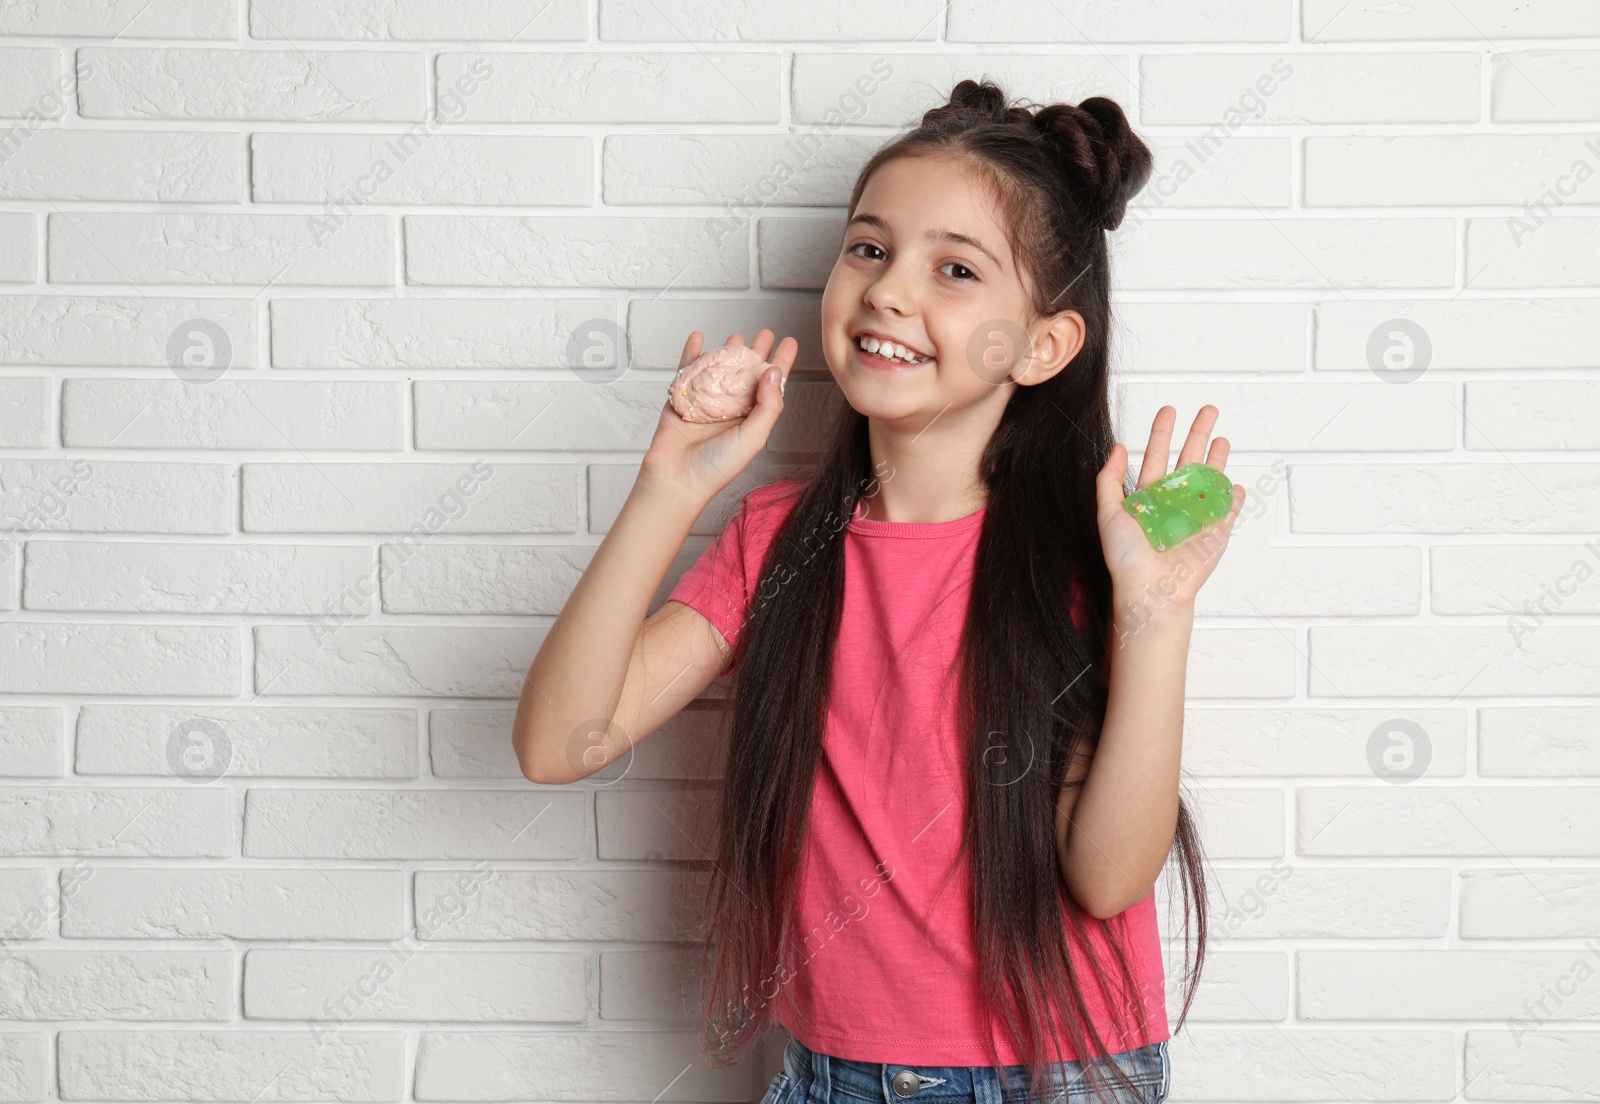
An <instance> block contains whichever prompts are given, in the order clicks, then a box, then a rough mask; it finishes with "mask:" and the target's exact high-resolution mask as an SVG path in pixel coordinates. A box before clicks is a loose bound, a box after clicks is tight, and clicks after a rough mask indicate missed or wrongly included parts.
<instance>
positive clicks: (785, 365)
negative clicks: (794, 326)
mask: <svg viewBox="0 0 1600 1104" xmlns="http://www.w3.org/2000/svg"><path fill="white" fill-rule="evenodd" d="M799 352H800V343H799V342H798V341H796V340H795V339H794V338H792V337H786V338H784V339H783V340H782V341H780V342H778V348H777V350H776V351H774V352H773V354H772V355H771V356H763V357H762V359H763V360H769V361H771V362H772V363H773V364H776V365H777V366H778V367H779V368H781V369H783V376H784V378H785V379H788V378H789V369H790V368H793V367H794V358H795V356H796V354H798V353H799Z"/></svg>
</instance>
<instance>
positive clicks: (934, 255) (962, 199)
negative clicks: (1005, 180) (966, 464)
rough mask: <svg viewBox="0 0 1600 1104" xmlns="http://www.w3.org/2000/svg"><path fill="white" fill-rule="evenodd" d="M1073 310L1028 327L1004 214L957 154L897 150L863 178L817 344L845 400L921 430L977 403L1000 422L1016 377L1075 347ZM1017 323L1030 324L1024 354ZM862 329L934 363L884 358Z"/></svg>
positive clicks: (1048, 371)
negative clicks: (862, 342)
mask: <svg viewBox="0 0 1600 1104" xmlns="http://www.w3.org/2000/svg"><path fill="white" fill-rule="evenodd" d="M1064 316H1070V318H1064ZM1077 318H1078V316H1077V313H1076V312H1075V311H1068V312H1063V315H1060V316H1056V319H1063V320H1062V321H1056V322H1055V324H1054V325H1051V324H1050V323H1043V324H1035V319H1034V317H1033V313H1032V307H1031V305H1030V303H1029V297H1028V293H1027V290H1026V288H1025V286H1024V283H1023V277H1022V275H1021V273H1019V272H1018V270H1017V264H1016V260H1015V258H1014V256H1013V254H1012V249H1011V245H1010V241H1009V235H1008V233H1007V231H1006V229H1005V227H1004V224H1003V223H1002V221H1001V214H1000V212H999V210H998V209H997V208H995V207H994V205H993V203H992V201H991V200H990V198H989V194H988V192H987V190H986V189H985V188H984V186H983V185H982V183H981V181H980V179H979V178H978V177H976V176H975V175H973V174H972V173H971V171H970V170H969V169H967V168H966V167H965V165H964V163H963V162H961V161H960V160H958V159H955V158H949V157H927V156H920V157H902V158H896V159H895V160H893V161H890V162H889V163H888V164H886V165H884V166H883V167H882V168H881V169H879V170H878V171H877V172H875V173H873V175H872V176H871V177H870V178H869V179H868V181H867V184H866V187H865V188H863V189H862V192H861V201H860V203H859V204H858V205H857V207H856V215H855V218H854V219H852V220H851V222H850V223H849V224H848V225H847V226H846V227H845V232H844V240H843V243H842V245H841V250H840V253H839V257H838V259H837V260H836V261H835V262H834V266H833V272H832V274H831V275H830V276H829V277H828V285H827V287H826V288H825V289H824V290H823V293H822V337H823V352H824V355H825V356H826V357H827V360H828V368H829V369H830V370H831V371H832V372H833V376H834V379H835V380H837V381H838V383H839V386H840V388H841V389H842V390H843V391H844V393H845V397H846V399H848V400H849V403H850V405H851V406H853V407H854V408H855V409H856V410H858V411H860V412H861V413H862V414H865V415H867V416H868V417H870V418H874V419H877V420H879V421H880V422H883V423H885V424H888V425H903V426H905V427H907V428H913V429H914V430H916V431H918V432H920V431H921V430H922V429H923V428H925V427H926V426H927V425H929V424H931V421H930V420H931V419H933V418H936V417H940V416H941V415H942V416H943V417H944V418H946V419H949V421H947V422H946V424H947V425H950V424H952V423H955V422H959V421H961V420H962V419H961V415H962V414H963V413H964V412H966V411H968V410H971V409H973V408H992V409H990V410H989V413H990V414H992V415H993V417H994V418H995V419H998V416H999V411H1000V410H1002V409H1003V408H1004V406H1005V404H1006V402H1007V401H1008V400H1009V398H1010V394H1011V389H1012V386H1013V383H1014V382H1021V383H1024V384H1031V383H1036V382H1038V381H1039V380H1040V379H1044V378H1048V376H1050V375H1053V374H1054V372H1055V371H1058V370H1059V369H1060V368H1061V367H1062V365H1064V364H1065V363H1066V361H1068V360H1070V359H1071V357H1072V355H1073V354H1074V353H1076V351H1077V348H1078V346H1079V345H1081V329H1080V328H1078V325H1079V324H1078V323H1075V322H1074V321H1072V320H1073V319H1077ZM1041 325H1042V327H1043V328H1042V329H1041ZM1024 327H1027V329H1028V330H1029V331H1037V332H1034V333H1033V338H1032V343H1031V344H1032V350H1033V356H1032V357H1031V358H1030V357H1029V356H1028V352H1029V348H1028V346H1029V344H1030V340H1029V337H1028V336H1027V335H1026V334H1025V333H1024ZM865 333H871V334H874V335H877V336H879V337H883V338H888V339H890V340H894V341H896V342H898V343H899V344H901V345H904V346H906V347H907V348H909V349H910V350H911V351H912V353H913V354H921V355H922V356H926V357H929V358H930V359H928V360H926V361H924V362H922V363H917V364H906V363H904V362H902V361H899V360H896V361H894V362H892V363H886V362H885V361H884V360H882V359H881V358H879V357H877V356H874V355H873V354H871V353H869V352H867V351H866V350H865V349H863V348H861V347H860V346H859V345H858V344H857V338H858V336H859V335H862V334H865ZM1075 334H1076V335H1077V339H1076V340H1072V339H1073V337H1074V335H1075ZM1069 345H1070V348H1069ZM986 420H987V419H986Z"/></svg>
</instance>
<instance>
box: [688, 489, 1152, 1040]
mask: <svg viewBox="0 0 1600 1104" xmlns="http://www.w3.org/2000/svg"><path fill="white" fill-rule="evenodd" d="M801 488H802V484H800V483H798V482H795V481H792V480H784V481H780V482H777V483H771V484H768V485H766V486H763V487H757V488H756V489H754V490H752V491H750V492H749V493H748V494H747V495H746V496H745V498H744V500H743V502H741V504H740V507H739V511H738V513H737V514H736V515H735V516H734V517H733V519H732V520H731V521H729V523H728V524H727V526H726V527H725V528H724V529H723V531H722V533H721V534H720V535H719V536H718V537H717V539H716V540H715V542H714V543H713V544H712V545H711V547H709V548H707V549H706V551H705V552H704V553H703V554H702V555H701V556H700V558H699V559H698V560H697V561H696V562H695V564H694V565H693V566H692V567H691V568H690V569H689V570H688V571H687V572H686V573H685V574H684V575H683V577H682V578H681V579H680V580H679V582H678V584H677V586H675V587H674V588H673V590H672V593H671V595H670V598H671V599H674V600H676V601H679V602H683V603H685V604H686V605H689V606H691V607H693V608H694V609H696V610H698V611H699V612H700V613H701V614H702V615H703V616H705V618H706V619H707V620H709V621H710V622H711V624H712V625H714V626H715V627H716V628H717V630H718V631H719V632H721V634H722V635H723V637H724V638H725V639H726V640H727V641H728V643H729V644H730V645H732V644H736V643H737V641H738V636H739V632H740V630H741V628H742V627H743V623H744V621H745V618H746V617H747V615H748V612H749V609H750V603H751V601H752V599H754V597H755V595H756V590H757V584H758V582H759V578H760V571H761V565H762V560H763V557H764V556H765V553H766V550H767V548H768V547H769V545H770V544H771V542H772V540H773V539H774V538H775V537H776V535H777V531H778V527H779V525H780V524H781V523H782V521H783V520H784V518H785V517H787V515H788V513H789V511H790V509H791V508H792V507H793V505H794V502H795V500H796V496H797V493H798V491H799V490H800V489H801ZM983 513H984V511H982V510H979V511H978V512H977V513H974V514H969V515H967V516H966V517H963V518H957V519H955V520H954V521H945V522H936V523H932V524H924V523H917V522H891V521H881V520H877V519H873V518H865V517H859V516H858V517H855V518H853V519H852V520H851V521H850V523H849V524H848V525H847V526H846V527H845V528H844V530H843V531H842V534H840V535H835V536H834V537H833V538H832V539H840V536H841V535H842V539H843V540H844V542H845V545H844V549H845V552H844V554H845V595H844V612H843V618H842V622H841V624H840V627H839V640H838V646H837V651H836V652H835V660H834V665H833V670H834V675H833V684H832V687H831V693H830V698H829V704H828V712H827V725H826V729H825V732H824V736H823V755H822V762H821V764H820V766H819V768H818V775H817V780H816V786H815V788H814V790H813V795H812V803H811V815H810V823H809V826H808V830H807V843H806V854H805V860H804V863H803V872H802V880H801V886H802V889H801V900H800V908H799V918H800V926H799V931H800V932H802V933H805V936H804V938H803V940H802V943H801V945H799V946H793V945H791V946H790V947H789V948H787V955H788V958H787V961H788V963H789V965H790V967H791V968H792V969H793V971H794V975H795V976H793V977H792V978H791V979H790V980H789V981H788V982H787V983H786V984H784V985H783V986H782V989H781V991H780V993H779V996H778V998H777V1000H776V1002H775V1004H774V1006H773V1013H774V1015H775V1016H776V1017H777V1019H778V1020H779V1022H781V1023H782V1024H783V1025H784V1027H785V1028H787V1029H788V1030H789V1032H790V1034H792V1035H793V1036H794V1037H795V1038H797V1039H799V1040H800V1041H801V1042H802V1043H804V1044H805V1045H806V1046H808V1047H810V1048H811V1049H812V1050H816V1051H820V1052H822V1053H825V1054H829V1055H832V1056H834V1057H836V1058H846V1059H853V1060H856V1061H863V1062H904V1063H908V1064H916V1065H939V1066H982V1065H988V1064H989V1062H990V1058H989V1056H988V1054H987V1051H986V1049H985V1046H984V1043H983V1020H982V1015H981V1005H980V997H981V994H980V992H979V988H978V978H977V973H978V969H977V965H978V963H977V948H976V945H975V940H974V931H973V925H972V918H971V909H970V906H969V903H968V901H969V893H970V882H969V877H968V869H967V865H968V864H967V863H966V862H965V861H964V860H962V861H960V862H959V865H956V864H957V862H958V859H959V858H960V842H961V827H962V820H963V817H964V815H965V796H964V787H963V782H962V767H961V764H962V752H961V748H962V745H961V740H960V739H959V737H958V734H957V732H956V730H955V724H954V715H953V708H954V700H953V698H954V694H955V690H956V685H957V682H956V677H957V674H958V671H957V668H956V657H957V645H958V643H959V639H960V633H961V628H962V621H963V618H964V615H965V612H966V605H967V597H968V594H969V592H970V588H971V583H972V568H973V564H974V562H975V556H976V552H977V545H978V534H979V530H980V527H981V525H982V522H983ZM796 566H797V568H798V565H796ZM1073 612H1074V616H1075V617H1077V615H1078V613H1079V610H1078V609H1076V608H1075V609H1074V611H1073ZM1079 620H1080V623H1081V618H1079ZM953 866H954V870H953V873H952V867H953ZM947 875H948V883H947V884H943V885H942V890H941V884H942V883H945V880H946V877H947ZM1086 923H1087V924H1088V925H1089V930H1090V932H1091V935H1090V942H1091V943H1092V944H1094V945H1095V946H1096V947H1097V948H1098V951H1097V952H1096V953H1099V954H1101V955H1103V956H1104V957H1102V959H1101V961H1102V963H1103V969H1104V970H1105V971H1106V972H1107V975H1108V976H1110V977H1112V979H1113V981H1114V980H1115V976H1116V969H1115V962H1114V961H1113V959H1112V958H1111V957H1110V955H1111V951H1110V949H1109V947H1107V946H1106V945H1105V939H1104V937H1103V936H1097V935H1095V934H1094V933H1095V930H1096V928H1097V927H1098V925H1095V923H1094V922H1093V921H1092V920H1087V921H1086ZM1109 927H1110V928H1111V929H1112V931H1113V932H1114V933H1117V934H1116V935H1115V936H1114V937H1115V938H1118V939H1120V940H1122V941H1123V942H1124V945H1125V946H1126V947H1127V952H1128V955H1129V960H1130V964H1131V966H1132V968H1133V970H1134V976H1135V978H1137V979H1138V981H1139V988H1140V997H1139V999H1142V1000H1143V1001H1144V1005H1145V1008H1146V1010H1147V1015H1148V1017H1149V1020H1150V1022H1151V1024H1152V1025H1153V1032H1154V1033H1153V1034H1151V1035H1150V1036H1148V1037H1143V1036H1141V1035H1139V1034H1137V1030H1138V1029H1137V1026H1136V1024H1135V1026H1134V1027H1133V1028H1132V1029H1131V1030H1132V1031H1133V1032H1134V1034H1124V1035H1121V1036H1116V1035H1115V1034H1114V1033H1113V1031H1112V1026H1111V1018H1110V1016H1109V1015H1108V1014H1107V1012H1106V1007H1107V1002H1106V1001H1105V1000H1104V999H1103V998H1102V997H1101V995H1100V994H1099V992H1098V990H1097V989H1096V988H1095V986H1094V983H1093V972H1092V967H1091V966H1090V965H1089V961H1088V958H1087V957H1086V956H1087V955H1088V954H1089V953H1091V952H1088V951H1086V950H1085V949H1084V947H1083V945H1082V944H1081V943H1077V942H1074V943H1073V944H1072V954H1073V960H1074V962H1073V964H1074V968H1075V970H1076V973H1077V977H1078V981H1079V985H1080V986H1081V987H1083V989H1084V993H1085V999H1086V1001H1088V1003H1089V1006H1090V1008H1091V1009H1092V1010H1093V1012H1094V1020H1095V1024H1096V1026H1097V1027H1098V1028H1099V1030H1100V1031H1101V1033H1102V1035H1103V1037H1105V1038H1106V1039H1107V1042H1108V1045H1109V1046H1110V1048H1111V1050H1112V1051H1113V1052H1121V1051H1126V1050H1131V1049H1133V1048H1135V1047H1140V1046H1144V1045H1146V1044H1148V1043H1155V1042H1160V1041H1161V1040H1163V1039H1166V1038H1168V1037H1169V1034H1170V1032H1169V1028H1168V1023H1167V1013H1166V1000H1165V986H1164V977H1163V967H1162V961H1161V949H1160V943H1159V936H1158V933H1157V927H1156V914H1155V893H1154V891H1153V890H1152V892H1151V894H1150V896H1148V897H1146V898H1145V899H1144V900H1142V901H1140V902H1139V903H1138V904H1136V905H1134V906H1132V907H1131V908H1129V909H1127V910H1126V911H1124V912H1123V913H1121V914H1120V915H1118V916H1117V917H1115V918H1114V919H1113V920H1112V921H1111V923H1110V925H1109ZM769 992H770V991H769ZM788 1002H792V1003H793V1005H794V1006H795V1007H794V1008H790V1007H787V1006H786V1005H787V1003H788ZM796 1009H798V1010H799V1011H800V1012H803V1013H804V1018H801V1017H800V1016H799V1015H797V1014H796ZM995 1032H996V1038H997V1041H998V1043H999V1051H1000V1060H1001V1062H1002V1063H1004V1064H1007V1065H1012V1064H1020V1063H1022V1062H1024V1061H1026V1059H1025V1057H1024V1056H1023V1055H1022V1053H1021V1051H1020V1049H1019V1048H1020V1043H1019V1041H1017V1040H1013V1039H1011V1038H1009V1037H1008V1035H1007V1033H1006V1032H1005V1028H1004V1024H1003V1023H1002V1022H1001V1021H1000V1019H999V1018H998V1015H997V1018H996V1021H995ZM1061 1046H1062V1054H1063V1055H1064V1056H1065V1057H1066V1058H1068V1059H1075V1058H1077V1057H1078V1055H1076V1054H1074V1053H1073V1052H1072V1050H1071V1048H1070V1046H1069V1045H1068V1043H1067V1040H1066V1039H1064V1038H1063V1039H1062V1040H1061ZM1045 1057H1046V1058H1047V1059H1048V1057H1049V1055H1046V1056H1045Z"/></svg>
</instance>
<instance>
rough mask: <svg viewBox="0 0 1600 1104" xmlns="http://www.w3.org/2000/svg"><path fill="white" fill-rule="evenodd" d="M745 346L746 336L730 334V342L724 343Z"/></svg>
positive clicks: (724, 343) (725, 342)
mask: <svg viewBox="0 0 1600 1104" xmlns="http://www.w3.org/2000/svg"><path fill="white" fill-rule="evenodd" d="M743 344H744V334H738V333H736V334H729V335H728V340H726V341H724V342H723V345H743Z"/></svg>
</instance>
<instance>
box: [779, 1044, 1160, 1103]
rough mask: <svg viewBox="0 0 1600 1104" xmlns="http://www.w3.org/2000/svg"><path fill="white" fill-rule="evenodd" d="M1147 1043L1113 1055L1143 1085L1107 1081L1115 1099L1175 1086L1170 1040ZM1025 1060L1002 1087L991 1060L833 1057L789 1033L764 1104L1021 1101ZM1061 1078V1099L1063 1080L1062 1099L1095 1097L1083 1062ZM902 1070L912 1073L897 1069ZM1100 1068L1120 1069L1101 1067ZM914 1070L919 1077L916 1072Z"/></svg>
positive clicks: (1145, 1097) (1009, 1071) (1143, 1096)
mask: <svg viewBox="0 0 1600 1104" xmlns="http://www.w3.org/2000/svg"><path fill="white" fill-rule="evenodd" d="M1169 1041H1170V1040H1167V1039H1163V1040H1162V1041H1161V1042H1159V1043H1150V1044H1149V1045H1148V1046H1142V1047H1139V1048H1137V1049H1135V1050H1127V1051H1123V1052H1122V1053H1121V1054H1116V1055H1113V1057H1114V1058H1115V1059H1116V1061H1117V1065H1119V1066H1120V1067H1121V1068H1122V1069H1123V1071H1124V1072H1126V1073H1127V1075H1128V1078H1129V1080H1131V1081H1132V1082H1133V1083H1134V1085H1135V1086H1136V1087H1137V1089H1138V1095H1137V1096H1134V1095H1131V1094H1130V1093H1129V1092H1128V1090H1127V1089H1126V1088H1124V1087H1122V1086H1121V1085H1120V1084H1119V1083H1117V1082H1115V1081H1114V1080H1112V1081H1111V1083H1110V1084H1109V1085H1108V1086H1107V1087H1106V1092H1108V1093H1110V1094H1111V1095H1110V1096H1109V1097H1102V1100H1103V1101H1104V1100H1110V1101H1115V1102H1117V1104H1165V1101H1166V1099H1167V1093H1168V1092H1169V1091H1170V1090H1171V1082H1172V1067H1171V1065H1170V1063H1169V1062H1168V1060H1167V1043H1168V1042H1169ZM1027 1069H1028V1068H1027V1067H1026V1066H1007V1067H1006V1079H1007V1081H1008V1083H1009V1084H1008V1088H1007V1090H1006V1091H1004V1092H1002V1090H1001V1086H1000V1073H999V1071H998V1070H997V1069H996V1068H995V1067H993V1066H908V1065H905V1064H904V1063H895V1062H853V1061H848V1060H846V1059H844V1058H834V1057H832V1056H831V1055H827V1054H822V1053H820V1052H818V1051H815V1050H812V1049H811V1048H810V1047H807V1046H806V1045H805V1044H804V1043H802V1042H801V1041H800V1040H799V1039H790V1040H789V1045H788V1046H787V1047H785V1048H784V1051H783V1071H782V1072H781V1073H779V1074H778V1075H777V1076H776V1077H774V1078H773V1079H772V1084H771V1085H770V1086H769V1087H768V1088H767V1095H766V1096H764V1097H762V1099H761V1104H1016V1102H1020V1101H1022V1100H1023V1099H1024V1097H1025V1095H1026V1092H1027V1087H1028V1078H1027ZM1059 1069H1060V1070H1061V1071H1062V1076H1061V1079H1060V1080H1059V1081H1058V1082H1057V1083H1056V1086H1055V1090H1054V1091H1055V1097H1054V1098H1055V1100H1057V1101H1061V1100H1062V1097H1061V1088H1060V1086H1061V1085H1062V1084H1065V1085H1066V1086H1067V1092H1066V1098H1065V1101H1064V1102H1063V1104H1095V1102H1094V1101H1093V1099H1092V1097H1091V1095H1090V1086H1089V1084H1088V1083H1087V1082H1086V1081H1085V1080H1083V1076H1082V1075H1083V1069H1084V1067H1083V1064H1082V1063H1079V1062H1065V1063H1062V1064H1061V1065H1060V1066H1059ZM905 1072H909V1073H910V1074H911V1076H910V1077H907V1076H898V1075H901V1074H903V1073H905ZM1101 1072H1102V1074H1103V1075H1104V1076H1105V1077H1106V1078H1108V1079H1111V1078H1114V1077H1115V1074H1113V1073H1111V1072H1110V1071H1109V1070H1106V1069H1105V1068H1104V1066H1102V1067H1101ZM912 1077H914V1078H915V1080H912Z"/></svg>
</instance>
